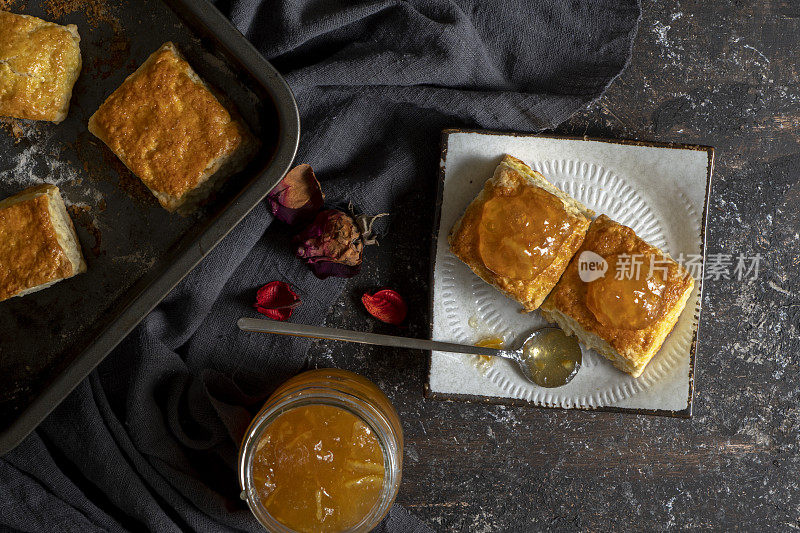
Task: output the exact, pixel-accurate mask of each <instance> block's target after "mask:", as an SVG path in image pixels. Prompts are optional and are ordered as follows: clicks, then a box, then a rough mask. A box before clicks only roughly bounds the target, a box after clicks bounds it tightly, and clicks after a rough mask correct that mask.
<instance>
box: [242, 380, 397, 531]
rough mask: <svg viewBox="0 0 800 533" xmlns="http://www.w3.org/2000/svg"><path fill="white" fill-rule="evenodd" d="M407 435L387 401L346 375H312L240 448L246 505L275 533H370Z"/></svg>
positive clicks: (393, 491)
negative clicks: (354, 532) (277, 532)
mask: <svg viewBox="0 0 800 533" xmlns="http://www.w3.org/2000/svg"><path fill="white" fill-rule="evenodd" d="M402 461H403V431H402V428H401V425H400V419H399V418H398V416H397V412H396V411H395V409H394V407H393V406H392V404H391V403H390V402H389V399H388V398H387V397H386V396H385V395H384V394H383V393H382V392H381V391H380V389H378V387H377V386H376V385H375V384H374V383H372V382H371V381H369V380H367V379H365V378H363V377H361V376H359V375H358V374H354V373H352V372H348V371H346V370H336V369H320V370H310V371H308V372H304V373H302V374H299V375H297V376H295V377H294V378H292V379H290V380H288V381H287V382H285V383H284V384H283V385H281V386H280V387H278V389H277V390H276V391H275V392H274V393H273V394H272V395H271V396H270V397H269V398H268V399H267V402H266V404H265V405H264V407H262V409H261V411H259V413H258V414H257V415H256V417H255V418H254V419H253V421H252V422H251V423H250V427H249V428H248V429H247V433H246V435H245V438H244V441H243V442H242V446H241V448H240V450H239V484H240V486H241V488H242V499H244V500H245V501H247V504H248V505H249V506H250V510H251V511H252V512H253V514H254V515H255V517H256V518H257V519H258V520H259V522H261V524H262V525H263V526H264V527H265V528H266V529H267V530H269V531H279V532H291V531H369V530H371V529H372V528H374V527H375V526H376V525H377V524H378V523H379V522H380V521H381V520H382V519H383V517H384V516H386V513H387V512H388V511H389V508H390V507H391V506H392V503H393V502H394V499H395V497H396V496H397V491H398V489H399V488H400V477H401V472H402Z"/></svg>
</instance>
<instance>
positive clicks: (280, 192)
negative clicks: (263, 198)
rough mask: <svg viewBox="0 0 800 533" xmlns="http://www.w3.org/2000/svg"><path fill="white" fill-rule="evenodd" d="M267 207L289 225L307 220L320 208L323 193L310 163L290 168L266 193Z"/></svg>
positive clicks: (323, 196)
mask: <svg viewBox="0 0 800 533" xmlns="http://www.w3.org/2000/svg"><path fill="white" fill-rule="evenodd" d="M267 201H268V202H269V209H270V211H272V214H273V215H275V216H276V217H277V218H278V219H279V220H282V221H283V222H286V223H287V224H289V225H292V224H296V223H298V222H308V221H309V220H311V219H312V218H314V214H315V213H316V212H317V211H319V210H320V209H322V204H323V202H324V201H325V195H324V194H322V189H321V188H320V186H319V182H318V181H317V178H316V176H314V169H312V168H311V166H310V165H305V164H303V165H298V166H296V167H294V168H293V169H292V170H290V171H289V172H288V173H287V174H286V176H284V177H283V179H282V180H281V181H280V183H278V184H277V185H276V186H275V188H274V189H272V192H270V193H269V194H268V195H267Z"/></svg>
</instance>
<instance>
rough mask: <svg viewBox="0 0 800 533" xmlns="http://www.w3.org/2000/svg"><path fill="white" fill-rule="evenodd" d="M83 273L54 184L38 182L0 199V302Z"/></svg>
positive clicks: (76, 244)
mask: <svg viewBox="0 0 800 533" xmlns="http://www.w3.org/2000/svg"><path fill="white" fill-rule="evenodd" d="M85 271H86V262H84V260H83V255H82V254H81V247H80V244H79V242H78V236H77V235H76V234H75V227H74V226H73V225H72V220H71V219H70V218H69V214H67V208H66V206H65V205H64V200H63V199H62V198H61V193H60V192H59V190H58V187H56V186H54V185H39V186H36V187H31V188H29V189H25V190H24V191H22V192H20V193H18V194H15V195H14V196H11V197H9V198H6V199H5V200H2V201H0V301H3V300H7V299H8V298H12V297H14V296H24V295H26V294H28V293H31V292H35V291H38V290H41V289H45V288H47V287H49V286H51V285H53V284H54V283H57V282H59V281H61V280H63V279H67V278H70V277H72V276H74V275H75V274H79V273H81V272H85Z"/></svg>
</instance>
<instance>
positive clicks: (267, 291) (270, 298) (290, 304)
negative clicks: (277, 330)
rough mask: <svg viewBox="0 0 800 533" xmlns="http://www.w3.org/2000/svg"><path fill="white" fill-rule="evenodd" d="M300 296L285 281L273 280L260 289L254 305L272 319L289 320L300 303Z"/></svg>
mask: <svg viewBox="0 0 800 533" xmlns="http://www.w3.org/2000/svg"><path fill="white" fill-rule="evenodd" d="M300 303H301V302H300V298H298V297H297V294H295V292H294V291H293V290H292V289H291V287H289V284H288V283H284V282H283V281H271V282H269V283H267V284H266V285H264V286H263V287H261V288H260V289H258V293H256V303H254V304H253V307H255V308H256V311H258V312H259V313H261V314H262V315H266V316H267V317H268V318H271V319H272V320H280V321H283V320H288V319H289V317H290V316H292V311H294V309H295V307H297V306H298V305H300Z"/></svg>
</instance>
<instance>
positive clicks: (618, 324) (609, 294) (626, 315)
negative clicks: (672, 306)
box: [586, 255, 666, 329]
mask: <svg viewBox="0 0 800 533" xmlns="http://www.w3.org/2000/svg"><path fill="white" fill-rule="evenodd" d="M606 261H607V262H608V270H607V271H606V275H605V276H604V277H602V278H599V279H596V280H594V281H592V282H590V283H589V285H588V287H587V289H586V307H588V308H589V311H591V312H592V314H593V315H594V316H595V318H597V320H598V322H600V323H601V324H603V325H604V326H608V327H613V328H618V329H643V328H646V327H647V326H649V325H650V324H652V323H653V322H654V321H655V320H656V319H658V318H659V316H660V315H661V313H662V307H663V306H662V300H663V295H664V289H665V288H666V284H665V283H664V274H663V272H662V271H661V270H660V269H652V268H651V264H650V261H649V257H645V258H644V260H639V263H638V266H637V267H634V268H631V269H629V271H626V272H622V274H623V275H621V276H620V275H619V274H618V272H619V270H618V269H619V267H618V264H619V262H620V258H619V256H618V255H613V256H611V257H608V258H606ZM637 270H638V272H637ZM618 277H619V278H622V279H617V278H618Z"/></svg>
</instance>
